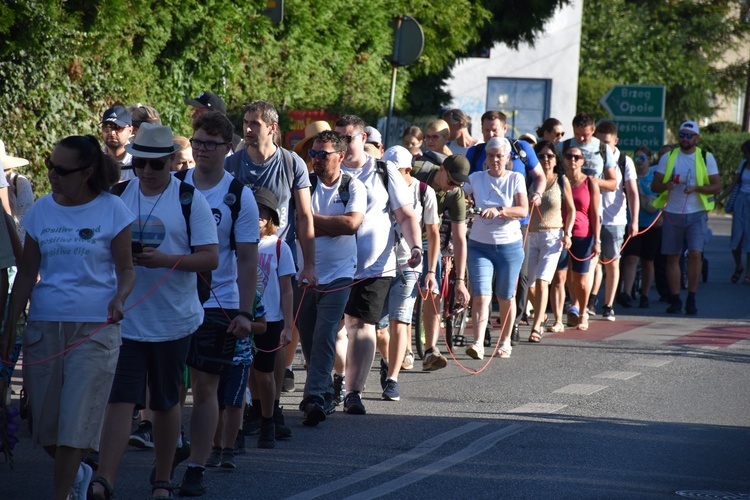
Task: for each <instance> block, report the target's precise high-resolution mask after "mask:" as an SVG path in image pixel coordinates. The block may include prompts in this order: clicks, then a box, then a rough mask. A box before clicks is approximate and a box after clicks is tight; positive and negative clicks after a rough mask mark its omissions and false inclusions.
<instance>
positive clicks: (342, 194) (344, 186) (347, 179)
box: [339, 172, 352, 209]
mask: <svg viewBox="0 0 750 500" xmlns="http://www.w3.org/2000/svg"><path fill="white" fill-rule="evenodd" d="M351 183H352V176H351V175H349V174H346V173H344V172H341V183H339V198H341V203H343V204H344V208H345V209H346V206H347V205H348V204H349V198H350V197H351V196H350V193H349V185H351Z"/></svg>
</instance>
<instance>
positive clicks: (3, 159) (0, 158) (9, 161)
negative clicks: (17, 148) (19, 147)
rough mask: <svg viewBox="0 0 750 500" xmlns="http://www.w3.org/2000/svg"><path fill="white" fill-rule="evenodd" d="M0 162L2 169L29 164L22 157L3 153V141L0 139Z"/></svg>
mask: <svg viewBox="0 0 750 500" xmlns="http://www.w3.org/2000/svg"><path fill="white" fill-rule="evenodd" d="M0 164H1V165H2V167H3V170H5V169H6V168H18V167H23V166H24V165H28V164H29V160H25V159H23V158H17V157H15V156H9V155H8V154H6V153H5V143H4V142H3V141H0Z"/></svg>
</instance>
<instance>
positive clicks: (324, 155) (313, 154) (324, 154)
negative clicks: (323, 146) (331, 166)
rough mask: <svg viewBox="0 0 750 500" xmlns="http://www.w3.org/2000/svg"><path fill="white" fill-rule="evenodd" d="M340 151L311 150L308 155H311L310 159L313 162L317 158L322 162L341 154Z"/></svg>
mask: <svg viewBox="0 0 750 500" xmlns="http://www.w3.org/2000/svg"><path fill="white" fill-rule="evenodd" d="M339 152H340V151H315V150H314V149H310V150H309V151H308V152H307V153H308V154H309V155H310V158H312V159H313V160H314V159H315V158H320V159H321V160H325V159H326V158H328V155H335V154H336V153H339Z"/></svg>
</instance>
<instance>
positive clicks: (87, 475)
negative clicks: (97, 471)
mask: <svg viewBox="0 0 750 500" xmlns="http://www.w3.org/2000/svg"><path fill="white" fill-rule="evenodd" d="M78 470H79V472H80V471H81V470H83V477H82V478H81V479H79V480H78V481H75V482H74V483H73V487H72V488H70V493H69V494H68V499H69V500H86V496H87V495H88V490H89V484H91V478H92V477H93V476H94V471H93V470H92V469H91V467H90V466H89V465H88V464H85V463H83V462H81V465H80V466H79V469H78ZM79 475H80V474H79ZM76 477H77V476H76Z"/></svg>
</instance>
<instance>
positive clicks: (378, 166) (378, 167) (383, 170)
mask: <svg viewBox="0 0 750 500" xmlns="http://www.w3.org/2000/svg"><path fill="white" fill-rule="evenodd" d="M375 171H376V172H377V173H378V175H379V176H380V180H381V181H382V182H383V187H384V188H385V192H386V193H387V192H388V166H387V165H386V163H385V162H384V161H383V160H377V161H376V163H375Z"/></svg>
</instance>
